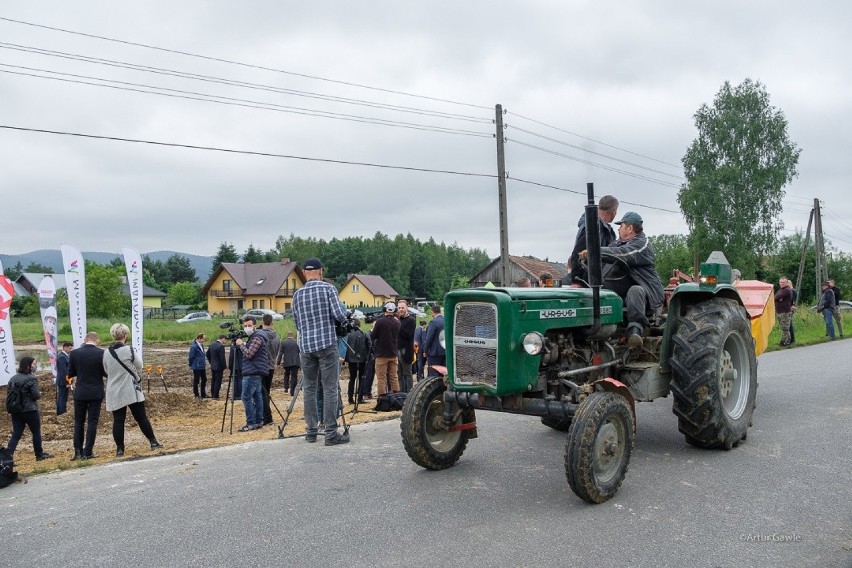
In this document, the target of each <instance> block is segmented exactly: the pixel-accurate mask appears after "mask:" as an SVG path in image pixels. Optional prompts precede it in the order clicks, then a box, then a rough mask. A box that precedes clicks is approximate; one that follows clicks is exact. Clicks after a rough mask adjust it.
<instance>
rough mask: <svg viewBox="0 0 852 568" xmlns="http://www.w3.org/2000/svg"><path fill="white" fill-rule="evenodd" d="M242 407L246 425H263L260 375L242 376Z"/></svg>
mask: <svg viewBox="0 0 852 568" xmlns="http://www.w3.org/2000/svg"><path fill="white" fill-rule="evenodd" d="M243 406H244V407H245V409H246V424H247V425H249V426H259V425H261V424H263V393H262V392H261V388H260V375H243Z"/></svg>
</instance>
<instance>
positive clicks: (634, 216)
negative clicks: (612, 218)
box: [615, 211, 642, 225]
mask: <svg viewBox="0 0 852 568" xmlns="http://www.w3.org/2000/svg"><path fill="white" fill-rule="evenodd" d="M622 223H627V224H628V225H641V224H642V216H641V215H639V213H636V212H634V211H628V212H627V213H625V214H624V217H622V218H621V221H616V222H615V224H616V225H621V224H622Z"/></svg>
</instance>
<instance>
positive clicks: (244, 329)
mask: <svg viewBox="0 0 852 568" xmlns="http://www.w3.org/2000/svg"><path fill="white" fill-rule="evenodd" d="M243 331H244V332H246V335H251V334H252V333H254V328H253V327H244V328H243Z"/></svg>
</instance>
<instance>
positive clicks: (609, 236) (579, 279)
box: [568, 195, 618, 288]
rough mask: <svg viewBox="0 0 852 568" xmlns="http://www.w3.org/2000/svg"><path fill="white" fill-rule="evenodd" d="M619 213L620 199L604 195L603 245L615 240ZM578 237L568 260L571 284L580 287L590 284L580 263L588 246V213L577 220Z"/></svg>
mask: <svg viewBox="0 0 852 568" xmlns="http://www.w3.org/2000/svg"><path fill="white" fill-rule="evenodd" d="M617 214H618V199H616V198H615V197H613V196H612V195H604V196H603V197H601V199H600V201H598V230H599V231H600V236H601V246H602V247H607V246H609V245H611V244H612V243H614V242H615V240H616V239H615V231H613V230H612V227H611V226H610V223H612V221H613V219H615V216H616V215H617ZM577 227H578V228H577V238H576V239H574V250H572V251H571V258H570V259H569V260H568V268H570V269H571V286H573V287H575V288H578V287H583V286H586V285H587V284H588V280H589V275H588V274H587V272H586V269H585V268H584V267H583V265H582V264H580V251H584V250H586V249H587V248H588V244H586V215H585V214H583V215H581V216H580V220H579V221H577Z"/></svg>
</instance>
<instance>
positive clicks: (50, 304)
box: [38, 276, 59, 381]
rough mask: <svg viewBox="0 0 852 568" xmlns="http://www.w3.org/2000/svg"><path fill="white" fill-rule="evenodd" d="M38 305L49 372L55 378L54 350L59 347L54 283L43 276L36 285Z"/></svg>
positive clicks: (48, 277) (49, 278)
mask: <svg viewBox="0 0 852 568" xmlns="http://www.w3.org/2000/svg"><path fill="white" fill-rule="evenodd" d="M38 306H39V308H41V323H42V326H44V344H45V345H46V346H47V359H48V360H49V361H50V372H51V373H53V380H54V381H55V380H56V352H57V350H58V348H59V345H58V343H59V338H58V337H57V326H56V283H55V282H54V281H53V278H51V277H50V276H45V277H44V278H42V280H41V284H39V285H38Z"/></svg>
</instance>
